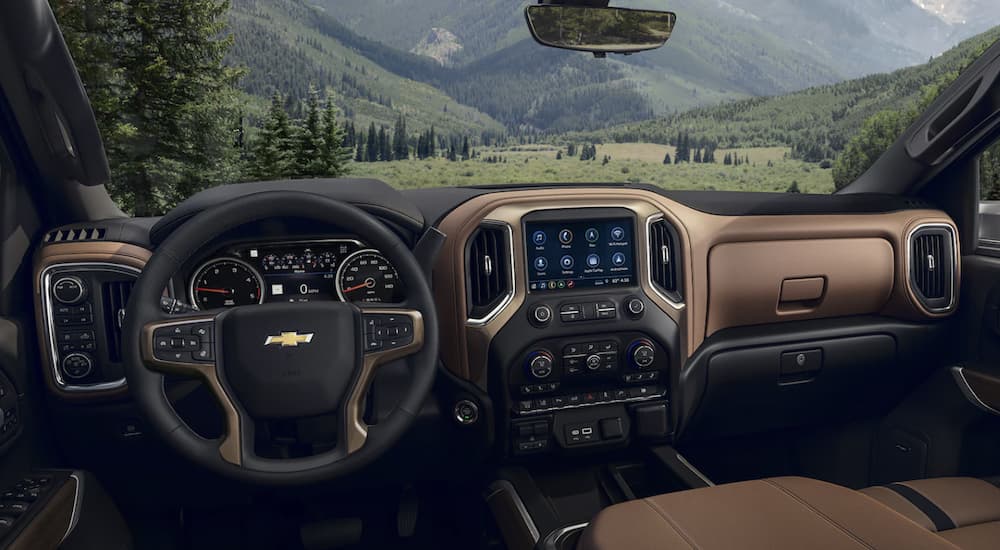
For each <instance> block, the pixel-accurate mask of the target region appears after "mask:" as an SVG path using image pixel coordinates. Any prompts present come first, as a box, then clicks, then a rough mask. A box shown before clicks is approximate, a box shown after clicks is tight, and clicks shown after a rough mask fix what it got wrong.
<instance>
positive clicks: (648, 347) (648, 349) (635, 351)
mask: <svg viewBox="0 0 1000 550" xmlns="http://www.w3.org/2000/svg"><path fill="white" fill-rule="evenodd" d="M629 358H630V359H631V361H632V365H633V366H635V367H636V368H639V369H648V368H649V367H651V366H653V363H654V362H656V349H654V348H653V344H652V343H651V342H650V341H649V340H636V341H635V342H633V343H632V345H631V346H629Z"/></svg>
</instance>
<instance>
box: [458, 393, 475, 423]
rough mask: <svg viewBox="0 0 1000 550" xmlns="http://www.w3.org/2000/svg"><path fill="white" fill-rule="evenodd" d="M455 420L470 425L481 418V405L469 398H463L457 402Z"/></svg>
mask: <svg viewBox="0 0 1000 550" xmlns="http://www.w3.org/2000/svg"><path fill="white" fill-rule="evenodd" d="M454 412H455V420H456V421H457V422H458V423H459V424H461V425H463V426H469V425H471V424H475V423H476V421H477V420H479V405H476V404H475V403H474V402H472V401H469V400H468V399H463V400H461V401H459V402H458V403H456V404H455V411H454Z"/></svg>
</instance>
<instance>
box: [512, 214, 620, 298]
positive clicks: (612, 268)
mask: <svg viewBox="0 0 1000 550" xmlns="http://www.w3.org/2000/svg"><path fill="white" fill-rule="evenodd" d="M633 223H634V222H633V220H632V219H630V218H610V219H600V220H572V221H533V222H527V223H525V225H524V229H525V238H526V240H527V242H526V243H525V249H526V250H527V251H528V262H527V263H528V289H529V291H536V292H537V291H542V290H545V291H549V290H555V291H558V290H570V289H574V288H596V287H608V286H624V285H631V284H633V283H634V282H635V242H634V240H633V237H634V235H633V232H634V230H633Z"/></svg>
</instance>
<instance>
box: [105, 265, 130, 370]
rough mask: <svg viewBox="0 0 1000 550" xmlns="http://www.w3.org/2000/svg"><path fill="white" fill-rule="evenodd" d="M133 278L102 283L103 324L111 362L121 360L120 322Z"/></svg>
mask: <svg viewBox="0 0 1000 550" xmlns="http://www.w3.org/2000/svg"><path fill="white" fill-rule="evenodd" d="M134 284H135V281H133V280H125V281H107V282H105V283H104V288H103V289H102V290H103V291H104V300H103V305H104V324H105V327H104V328H105V330H106V331H107V332H106V334H107V335H108V359H110V360H111V362H112V363H121V361H122V324H123V323H124V321H125V306H127V305H128V298H129V296H131V295H132V286H133V285H134Z"/></svg>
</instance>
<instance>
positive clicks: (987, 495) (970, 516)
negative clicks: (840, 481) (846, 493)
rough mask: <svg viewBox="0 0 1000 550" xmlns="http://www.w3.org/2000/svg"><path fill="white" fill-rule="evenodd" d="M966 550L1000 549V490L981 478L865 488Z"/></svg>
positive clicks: (885, 503)
mask: <svg viewBox="0 0 1000 550" xmlns="http://www.w3.org/2000/svg"><path fill="white" fill-rule="evenodd" d="M861 492H862V493H864V494H866V495H868V496H870V497H872V498H874V499H876V500H878V501H879V502H881V503H882V504H884V505H886V506H888V507H889V508H892V509H893V510H895V511H897V512H899V513H900V514H902V515H904V516H906V517H907V518H909V519H910V520H912V521H914V522H916V523H917V524H919V525H921V526H922V527H924V528H925V529H927V530H929V531H933V532H936V533H938V534H939V535H940V536H941V537H942V538H944V539H946V540H949V541H951V542H952V543H954V544H955V545H956V546H958V547H959V548H962V549H965V550H979V549H986V548H1000V488H998V487H996V486H995V485H993V484H991V483H989V482H986V481H983V480H981V479H975V478H968V477H942V478H933V479H922V480H918V481H907V482H903V483H891V484H889V485H886V486H881V487H870V488H868V489H863V490H862V491H861Z"/></svg>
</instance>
